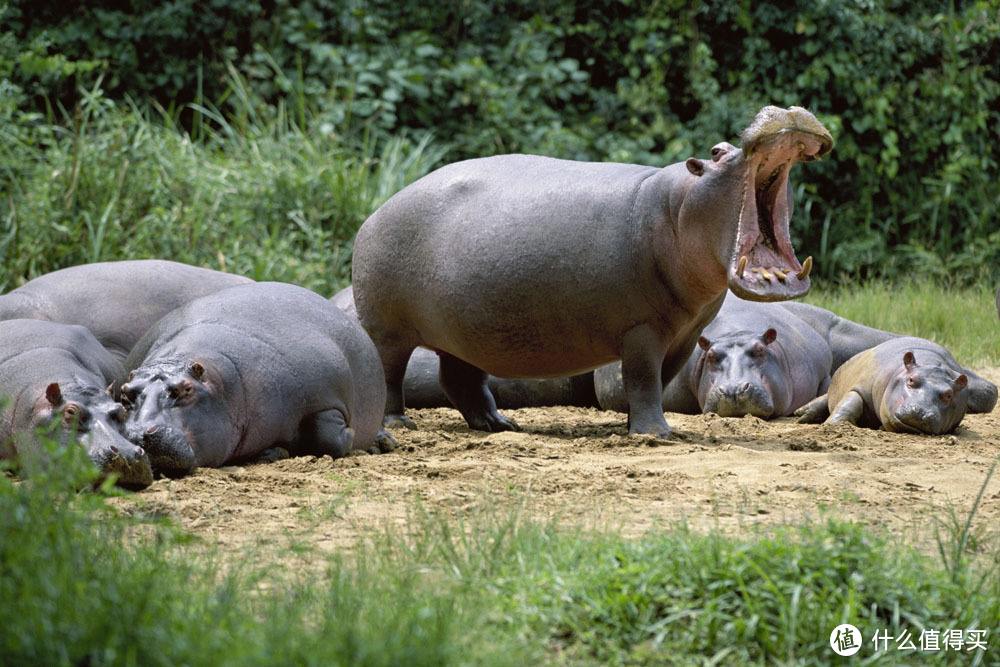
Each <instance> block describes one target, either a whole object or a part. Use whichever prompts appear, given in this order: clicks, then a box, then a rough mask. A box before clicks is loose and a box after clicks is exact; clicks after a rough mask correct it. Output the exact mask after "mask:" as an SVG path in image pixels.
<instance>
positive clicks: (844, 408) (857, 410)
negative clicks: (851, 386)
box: [826, 391, 865, 424]
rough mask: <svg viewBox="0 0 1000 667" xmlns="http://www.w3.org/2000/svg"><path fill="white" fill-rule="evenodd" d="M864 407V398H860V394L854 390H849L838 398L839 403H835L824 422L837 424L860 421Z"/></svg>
mask: <svg viewBox="0 0 1000 667" xmlns="http://www.w3.org/2000/svg"><path fill="white" fill-rule="evenodd" d="M864 409H865V399H863V398H861V394H859V393H858V392H856V391H849V392H847V394H846V395H845V396H844V397H843V398H842V399H840V403H837V407H835V408H834V409H833V411H832V412H831V413H830V417H829V419H827V420H826V423H827V424H839V423H841V422H850V423H852V424H857V423H858V422H860V421H861V415H862V413H863V412H864Z"/></svg>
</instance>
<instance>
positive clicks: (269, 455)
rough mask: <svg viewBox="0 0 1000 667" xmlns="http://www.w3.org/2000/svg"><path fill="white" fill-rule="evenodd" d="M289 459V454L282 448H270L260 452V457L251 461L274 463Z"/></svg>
mask: <svg viewBox="0 0 1000 667" xmlns="http://www.w3.org/2000/svg"><path fill="white" fill-rule="evenodd" d="M289 457H291V454H289V453H288V450H287V449H285V448H284V447H271V448H269V449H265V450H264V451H262V452H261V453H260V455H259V456H257V458H255V459H254V460H253V462H254V463H274V462H275V461H283V460H284V459H287V458H289Z"/></svg>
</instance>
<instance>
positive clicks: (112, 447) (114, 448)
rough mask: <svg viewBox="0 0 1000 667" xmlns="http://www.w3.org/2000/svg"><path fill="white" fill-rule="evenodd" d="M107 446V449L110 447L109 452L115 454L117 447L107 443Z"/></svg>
mask: <svg viewBox="0 0 1000 667" xmlns="http://www.w3.org/2000/svg"><path fill="white" fill-rule="evenodd" d="M108 447H109V449H111V453H112V454H117V453H118V448H117V447H115V446H114V445H108Z"/></svg>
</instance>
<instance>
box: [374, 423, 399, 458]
mask: <svg viewBox="0 0 1000 667" xmlns="http://www.w3.org/2000/svg"><path fill="white" fill-rule="evenodd" d="M398 446H399V443H398V442H396V439H395V438H394V437H392V435H390V434H389V432H388V431H386V430H385V429H380V430H379V432H378V433H376V434H375V444H374V445H373V446H372V447H370V448H369V449H368V453H369V454H385V453H387V452H391V451H392V450H394V449H396V447H398Z"/></svg>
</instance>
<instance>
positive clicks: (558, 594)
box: [0, 449, 1000, 665]
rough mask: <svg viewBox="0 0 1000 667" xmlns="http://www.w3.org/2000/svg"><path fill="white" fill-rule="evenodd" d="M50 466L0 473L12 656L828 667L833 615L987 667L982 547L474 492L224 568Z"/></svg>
mask: <svg viewBox="0 0 1000 667" xmlns="http://www.w3.org/2000/svg"><path fill="white" fill-rule="evenodd" d="M53 456H55V458H56V461H55V465H52V466H50V467H49V468H48V472H42V473H37V472H36V474H35V475H34V476H33V477H32V478H31V479H30V480H29V481H27V482H24V483H15V482H12V481H11V480H10V479H8V478H0V573H2V575H0V599H3V600H4V604H3V605H0V655H2V656H3V662H4V664H9V665H20V664H52V665H78V664H89V665H157V664H162V665H175V664H186V665H257V664H259V665H273V664H316V665H340V664H342V665H348V664H350V665H395V664H407V665H423V664H427V665H460V664H487V665H501V664H517V665H521V664H538V663H546V662H547V663H571V664H633V665H634V664H664V663H671V664H699V663H705V664H728V665H744V664H774V663H787V664H805V665H822V664H828V663H829V662H830V661H831V658H832V657H833V655H832V653H831V652H830V649H829V645H828V638H829V634H830V631H831V630H832V628H833V627H834V626H836V625H837V624H839V623H842V622H851V623H853V624H855V625H857V626H858V627H859V628H861V629H862V632H863V633H864V634H865V637H866V638H868V637H870V635H871V633H872V632H874V631H875V630H876V629H882V628H885V629H887V630H888V631H889V632H890V633H891V634H893V635H895V634H898V632H897V631H898V630H901V629H909V630H911V631H913V632H915V633H916V634H917V635H919V629H920V628H932V629H933V628H942V629H944V628H951V627H956V628H970V627H975V628H983V629H988V630H990V631H991V637H992V642H993V646H991V652H990V653H988V654H986V655H984V656H982V657H983V658H985V661H984V662H983V663H982V664H996V658H995V655H996V653H995V651H996V646H995V642H996V634H997V632H998V631H1000V627H998V621H1000V574H998V571H997V566H998V564H1000V561H998V558H1000V552H997V551H996V550H995V549H994V550H993V551H992V552H990V551H985V553H984V547H983V545H982V544H980V545H978V551H979V556H978V557H976V558H972V556H971V555H967V556H966V557H965V558H964V559H962V560H961V561H960V562H958V563H956V562H955V561H954V560H953V559H952V558H951V557H948V558H945V560H944V562H938V561H937V560H934V559H931V558H930V557H928V556H926V555H921V554H919V553H917V552H915V551H914V550H912V549H911V548H909V547H907V546H904V545H901V544H899V543H897V542H894V541H891V540H888V539H886V538H884V537H881V536H879V535H878V534H875V533H872V532H870V531H868V530H866V529H865V528H863V527H861V526H859V525H856V524H851V523H843V522H838V521H827V522H825V523H814V524H809V525H804V526H799V527H787V528H778V529H774V530H772V531H771V532H769V533H763V534H760V535H757V536H751V537H744V538H731V537H723V536H720V535H714V534H713V535H702V534H698V533H695V532H693V531H690V530H688V529H687V528H685V527H684V526H678V527H675V528H672V529H668V530H655V531H653V532H650V533H648V534H646V535H645V536H643V537H641V538H639V539H625V538H623V537H622V536H621V535H619V534H617V533H616V532H614V531H613V530H602V531H584V530H572V529H568V528H560V527H558V526H556V525H554V524H547V523H538V522H535V521H530V520H525V519H523V518H521V517H520V516H519V515H518V514H517V513H516V511H514V510H512V509H511V504H510V503H500V504H497V503H484V507H492V508H493V509H492V510H490V509H484V510H480V511H479V512H475V513H473V514H471V515H470V516H469V517H467V518H465V519H454V518H450V519H446V518H442V517H439V516H434V515H431V514H427V513H423V512H421V511H420V509H419V507H417V508H415V510H414V511H413V513H412V517H411V521H410V522H409V525H408V527H407V530H406V533H405V534H402V533H400V532H398V531H395V530H392V529H389V530H387V531H385V532H379V531H378V530H373V531H372V534H373V535H374V537H372V538H371V539H370V540H369V541H367V542H366V543H364V544H362V545H360V546H359V547H358V548H357V549H356V550H355V551H353V552H351V553H348V554H343V555H341V556H335V557H332V558H331V557H329V556H327V557H322V556H319V555H318V554H316V553H310V552H306V553H305V554H299V555H296V556H292V555H288V556H286V557H285V559H284V561H283V562H282V563H270V562H267V561H263V562H262V561H261V559H260V558H258V556H257V555H256V554H254V553H253V552H248V553H246V554H242V555H233V554H229V555H228V558H227V559H226V563H227V564H229V567H227V568H225V569H224V571H223V568H221V567H220V561H219V560H218V559H216V558H214V557H213V551H212V549H211V547H209V546H206V545H203V544H201V543H199V542H197V541H192V539H191V538H189V537H187V536H185V535H184V534H183V533H181V532H179V531H178V530H176V529H173V528H170V527H169V526H165V525H160V524H139V523H137V520H136V519H129V518H125V517H123V516H121V515H119V514H117V513H115V512H113V511H111V510H109V509H107V508H106V507H105V504H104V502H103V499H102V498H101V497H100V496H99V495H96V494H78V493H76V491H75V490H74V489H76V488H78V487H79V486H80V484H81V483H82V482H85V481H86V474H85V473H83V472H80V471H81V470H83V468H84V467H85V462H81V458H82V454H81V453H79V452H78V451H77V450H76V449H70V450H66V451H63V452H58V453H55V454H53ZM74 471H76V472H74ZM498 507H502V509H496V508H498ZM954 539H955V540H956V544H957V545H959V546H960V547H964V546H967V544H968V543H967V542H965V541H962V537H961V536H959V535H956V536H954ZM323 559H325V560H323ZM233 563H236V564H238V565H237V566H236V567H233V566H232V565H233ZM223 572H224V573H223ZM862 656H863V657H870V656H871V648H870V645H869V646H866V647H865V648H864V649H863V653H862ZM906 657H907V656H906V654H901V653H897V652H893V651H890V653H889V655H888V659H886V660H883V661H881V662H880V664H905V663H906ZM931 657H932V658H933V659H934V660H936V661H937V663H938V664H947V663H948V662H949V661H950V660H951V659H952V657H953V656H951V655H949V654H945V653H941V654H938V655H936V656H935V655H934V654H931ZM970 657H971V656H970ZM934 660H932V662H933V661H934ZM990 661H993V662H992V663H991V662H990ZM969 662H971V660H970V661H969ZM966 664H968V663H966Z"/></svg>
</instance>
